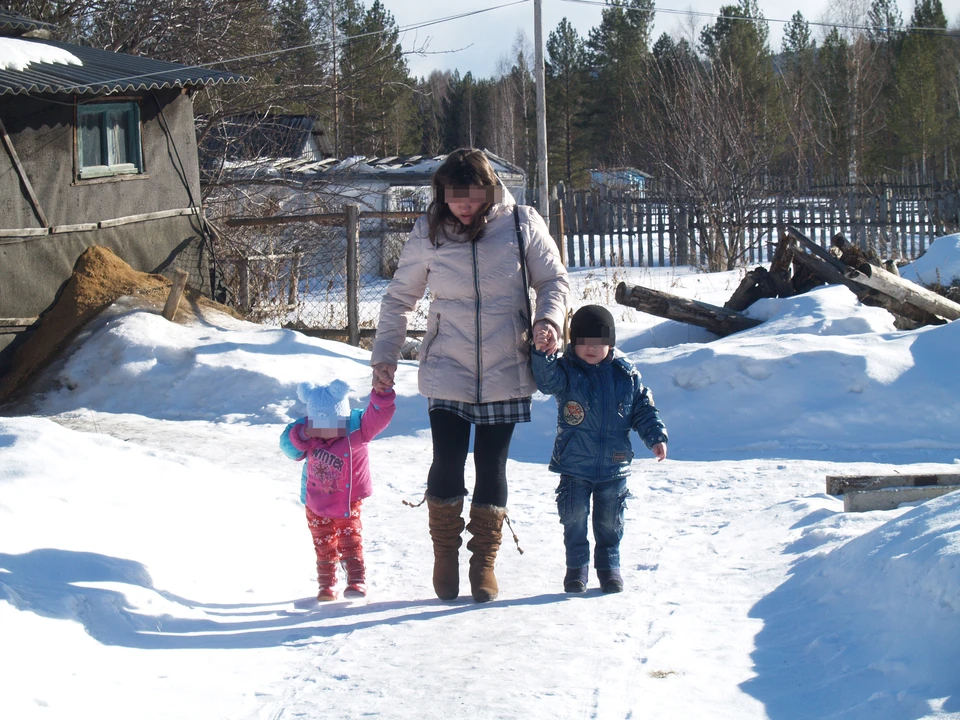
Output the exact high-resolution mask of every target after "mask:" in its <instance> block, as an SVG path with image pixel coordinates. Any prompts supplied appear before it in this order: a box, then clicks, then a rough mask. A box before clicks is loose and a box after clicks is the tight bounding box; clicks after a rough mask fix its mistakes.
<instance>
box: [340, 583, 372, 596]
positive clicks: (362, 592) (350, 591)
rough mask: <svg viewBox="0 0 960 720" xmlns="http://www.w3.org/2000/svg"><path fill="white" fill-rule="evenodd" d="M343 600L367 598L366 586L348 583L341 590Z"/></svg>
mask: <svg viewBox="0 0 960 720" xmlns="http://www.w3.org/2000/svg"><path fill="white" fill-rule="evenodd" d="M343 596H344V597H345V598H362V597H366V596H367V586H366V585H365V584H364V583H350V584H349V585H347V587H346V588H344V590H343Z"/></svg>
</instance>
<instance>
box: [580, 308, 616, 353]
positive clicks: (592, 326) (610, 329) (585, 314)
mask: <svg viewBox="0 0 960 720" xmlns="http://www.w3.org/2000/svg"><path fill="white" fill-rule="evenodd" d="M578 340H602V341H603V344H604V345H609V346H610V347H614V346H616V344H617V327H616V323H615V322H614V320H613V315H611V314H610V311H609V310H607V309H606V308H605V307H601V306H600V305H584V306H583V307H582V308H580V309H579V310H577V311H576V312H575V313H574V314H573V318H572V319H571V320H570V343H571V344H572V345H576V344H577V341H578Z"/></svg>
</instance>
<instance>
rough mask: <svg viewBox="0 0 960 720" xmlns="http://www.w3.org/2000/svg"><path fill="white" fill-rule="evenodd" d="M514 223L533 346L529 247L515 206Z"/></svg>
mask: <svg viewBox="0 0 960 720" xmlns="http://www.w3.org/2000/svg"><path fill="white" fill-rule="evenodd" d="M513 222H514V224H515V225H516V226H517V244H518V245H519V246H520V276H521V277H522V278H523V299H524V301H525V302H526V303H527V342H528V343H530V344H531V345H533V310H532V309H531V307H530V280H529V279H528V278H527V247H526V243H525V242H524V241H523V232H522V231H521V230H520V207H519V206H518V205H514V206H513Z"/></svg>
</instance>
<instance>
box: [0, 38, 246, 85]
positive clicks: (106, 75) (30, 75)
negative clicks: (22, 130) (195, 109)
mask: <svg viewBox="0 0 960 720" xmlns="http://www.w3.org/2000/svg"><path fill="white" fill-rule="evenodd" d="M19 39H20V40H23V41H26V42H35V43H40V44H43V45H50V46H52V47H58V48H62V49H63V50H66V51H68V52H70V53H72V54H73V55H76V56H77V57H78V58H79V59H80V61H81V62H82V63H83V65H61V64H58V63H31V64H30V65H29V66H28V67H27V68H26V69H25V70H0V95H33V94H38V93H70V94H77V95H85V94H98V95H100V94H104V93H113V92H133V91H141V90H160V89H164V88H174V87H190V86H195V85H219V84H224V85H226V84H233V83H240V82H247V81H248V80H249V78H246V77H243V76H241V75H235V74H233V73H228V72H219V71H217V70H210V69H209V68H197V67H189V66H187V65H179V64H177V63H172V62H166V61H164V60H154V59H151V58H145V57H138V56H136V55H125V54H123V53H115V52H109V51H108V50H97V49H96V48H88V47H83V46H81V45H72V44H70V43H62V42H57V41H55V40H35V39H33V38H19Z"/></svg>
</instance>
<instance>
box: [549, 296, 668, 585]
mask: <svg viewBox="0 0 960 720" xmlns="http://www.w3.org/2000/svg"><path fill="white" fill-rule="evenodd" d="M534 340H535V347H534V349H533V351H532V352H531V356H532V365H533V376H534V378H535V379H536V381H537V387H538V388H539V389H540V391H541V392H543V393H546V394H548V395H554V396H556V399H557V408H558V418H557V439H556V441H555V443H554V446H553V455H552V456H551V458H550V470H551V471H553V472H556V473H559V474H560V485H559V486H558V487H557V510H558V511H559V514H560V522H561V523H562V524H563V544H564V546H565V548H566V556H567V558H566V560H567V572H566V576H565V577H564V579H563V589H564V590H565V591H566V592H568V593H582V592H585V591H586V589H587V578H588V575H589V572H588V571H589V568H590V543H589V541H588V540H587V516H588V515H589V513H590V497H591V495H592V496H593V537H594V541H595V548H594V555H593V564H594V567H595V568H596V570H597V579H598V580H599V582H600V588H601V590H603V592H605V593H615V592H621V591H622V590H623V578H622V576H621V574H620V541H621V540H622V539H623V513H624V509H625V508H626V497H627V477H628V476H629V475H630V464H631V461H632V460H633V447H632V445H631V444H630V430H631V429H632V430H636V431H637V433H638V434H639V435H640V438H641V439H642V440H643V443H644V444H645V445H646V446H647V447H648V448H649V449H650V450H651V451H652V452H653V454H654V456H655V457H656V458H657V460H658V461H659V460H663V459H664V458H665V457H666V456H667V429H666V427H665V426H664V424H663V421H662V420H661V419H660V412H659V410H657V408H656V407H654V404H653V395H652V393H651V392H650V390H649V388H646V387H644V385H643V383H642V382H640V373H639V372H638V371H637V369H636V368H635V367H634V366H633V364H632V363H631V362H630V361H629V360H627V359H626V358H625V357H623V356H622V355H619V354H618V353H617V351H616V350H615V349H614V346H615V345H616V327H615V324H614V320H613V316H612V315H611V314H610V312H609V311H608V310H607V309H606V308H603V307H600V306H599V305H585V306H584V307H582V308H580V309H579V310H578V311H577V312H576V313H575V314H574V316H573V318H572V320H571V322H570V345H571V346H572V348H573V351H572V352H571V351H570V349H569V348H568V349H567V351H566V352H564V353H563V355H562V356H559V357H558V356H557V354H556V353H553V354H551V355H547V354H546V353H545V352H543V348H544V347H545V346H546V344H545V338H543V339H542V338H541V337H540V336H539V335H538V336H537V337H535V338H534Z"/></svg>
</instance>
